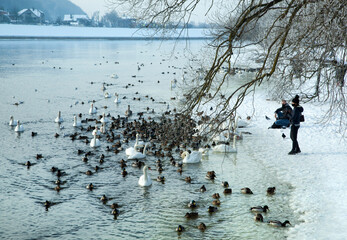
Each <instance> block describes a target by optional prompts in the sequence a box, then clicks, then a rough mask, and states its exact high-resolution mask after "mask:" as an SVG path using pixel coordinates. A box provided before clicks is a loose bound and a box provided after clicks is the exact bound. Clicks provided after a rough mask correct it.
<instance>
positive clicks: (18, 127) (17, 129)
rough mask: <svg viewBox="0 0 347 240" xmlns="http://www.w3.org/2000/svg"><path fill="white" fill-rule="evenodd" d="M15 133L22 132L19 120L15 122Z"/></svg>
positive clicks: (22, 128)
mask: <svg viewBox="0 0 347 240" xmlns="http://www.w3.org/2000/svg"><path fill="white" fill-rule="evenodd" d="M14 131H15V132H24V127H23V126H22V125H21V124H20V123H19V120H18V121H17V126H16V128H15V129H14Z"/></svg>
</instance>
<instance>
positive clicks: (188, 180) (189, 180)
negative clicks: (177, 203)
mask: <svg viewBox="0 0 347 240" xmlns="http://www.w3.org/2000/svg"><path fill="white" fill-rule="evenodd" d="M184 180H185V181H186V182H187V183H191V182H192V178H191V177H190V176H188V177H186V178H185V179H184Z"/></svg>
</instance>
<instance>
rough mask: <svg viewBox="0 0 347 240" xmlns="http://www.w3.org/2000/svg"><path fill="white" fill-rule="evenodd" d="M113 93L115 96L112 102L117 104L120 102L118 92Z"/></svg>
mask: <svg viewBox="0 0 347 240" xmlns="http://www.w3.org/2000/svg"><path fill="white" fill-rule="evenodd" d="M114 95H115V96H116V99H115V100H114V103H116V104H119V103H120V100H119V95H118V93H115V94H114Z"/></svg>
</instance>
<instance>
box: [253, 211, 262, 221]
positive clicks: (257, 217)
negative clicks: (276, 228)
mask: <svg viewBox="0 0 347 240" xmlns="http://www.w3.org/2000/svg"><path fill="white" fill-rule="evenodd" d="M254 221H256V222H263V221H264V218H263V215H261V214H260V213H257V215H255V216H254Z"/></svg>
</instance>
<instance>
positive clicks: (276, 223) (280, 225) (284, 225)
mask: <svg viewBox="0 0 347 240" xmlns="http://www.w3.org/2000/svg"><path fill="white" fill-rule="evenodd" d="M268 224H269V225H270V226H274V227H286V226H287V224H289V225H291V224H290V222H289V221H288V220H286V221H284V222H283V223H282V222H280V221H277V220H271V221H269V222H268Z"/></svg>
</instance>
